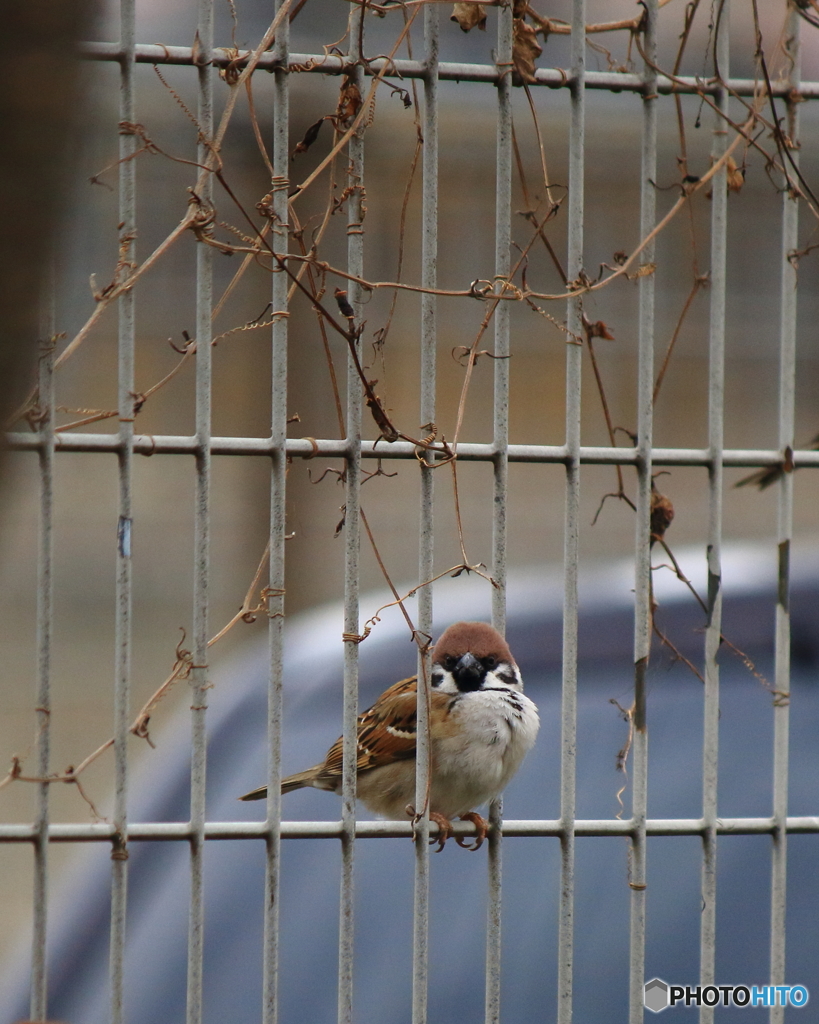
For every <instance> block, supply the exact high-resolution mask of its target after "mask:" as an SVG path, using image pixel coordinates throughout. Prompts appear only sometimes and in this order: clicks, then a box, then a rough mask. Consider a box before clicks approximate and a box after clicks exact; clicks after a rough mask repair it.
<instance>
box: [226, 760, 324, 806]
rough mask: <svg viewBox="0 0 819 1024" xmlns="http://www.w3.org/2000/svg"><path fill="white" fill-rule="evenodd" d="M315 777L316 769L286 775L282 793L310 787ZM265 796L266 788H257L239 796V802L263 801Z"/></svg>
mask: <svg viewBox="0 0 819 1024" xmlns="http://www.w3.org/2000/svg"><path fill="white" fill-rule="evenodd" d="M315 777H316V769H315V768H308V769H307V771H306V772H297V773H296V774H295V775H288V776H287V778H286V779H282V793H289V792H290V791H291V790H293V789H304V788H305V786H310V785H311V784H312V783H313V781H314V779H315ZM266 796H267V786H259V788H258V789H251V791H250V792H249V793H245V795H244V796H240V797H239V799H240V800H264V799H265V797H266Z"/></svg>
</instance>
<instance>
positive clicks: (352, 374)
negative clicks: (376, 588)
mask: <svg viewBox="0 0 819 1024" xmlns="http://www.w3.org/2000/svg"><path fill="white" fill-rule="evenodd" d="M349 25H350V58H351V60H352V61H358V60H359V59H360V57H361V49H362V45H363V36H364V9H363V7H354V8H352V10H351V12H350V21H349ZM351 74H352V76H353V78H354V80H355V83H356V85H357V86H358V88H359V90H360V92H361V95H364V69H363V67H362V66H361V65H360V64H356V66H355V67H354V68H353V70H352V72H351ZM364 130H365V126H364V124H363V123H362V125H361V126H360V127H359V129H358V130H357V131H356V132H355V133H354V135H353V136H352V138H351V139H350V143H349V158H350V159H349V171H348V178H347V184H348V187H349V188H350V198H349V200H348V207H347V209H348V213H347V266H348V269H349V272H350V273H351V274H353V275H355V276H357V277H363V276H364V228H363V224H362V221H363V218H364V203H363V186H364V137H363V136H364ZM348 297H349V300H350V303H351V305H352V306H353V309H354V310H355V311H356V313H357V314H360V311H361V288H360V286H359V285H358V284H357V283H356V282H354V281H351V282H350V283H349V287H348ZM354 344H355V346H356V349H357V352H358V353H359V355H360V352H361V341H360V338H356V339H355V341H354ZM361 408H362V403H361V381H360V380H359V377H358V372H357V369H356V365H355V360H354V359H353V357H352V353H351V354H350V355H349V356H348V358H347V464H346V470H347V484H346V494H345V498H346V502H345V520H344V531H345V533H344V535H345V550H344V632H345V634H346V635H347V636H356V635H357V634H358V629H359V625H358V611H359V592H358V585H359V554H360V528H361V516H360V491H361ZM357 716H358V644H357V642H355V641H353V640H351V639H350V640H346V641H345V643H344V715H343V719H344V733H343V735H344V741H343V757H344V762H343V764H344V767H343V772H342V799H341V802H342V810H341V822H342V830H343V835H342V840H341V893H340V907H339V948H338V1022H339V1024H352V1019H353V942H354V930H355V921H354V897H355V891H354V877H353V868H354V860H355V813H356V807H355V801H356V753H357V744H356V719H357Z"/></svg>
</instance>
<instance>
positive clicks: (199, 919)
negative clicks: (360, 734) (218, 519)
mask: <svg viewBox="0 0 819 1024" xmlns="http://www.w3.org/2000/svg"><path fill="white" fill-rule="evenodd" d="M198 33H199V43H200V57H199V64H198V77H199V103H198V113H197V118H198V121H199V126H200V129H201V133H202V137H201V139H200V141H199V147H198V159H199V162H200V164H205V163H207V161H208V159H209V157H210V155H211V153H210V149H209V145H208V143H209V140H210V139H211V138H212V136H213V79H212V69H211V67H210V54H211V49H212V47H213V0H199V26H198ZM200 199H201V201H202V202H203V203H204V204H205V205H206V206H207V205H209V204H210V203H211V202H212V201H213V187H212V181H211V179H210V177H209V176H207V177H205V179H204V181H203V183H202V194H201V196H200ZM212 307H213V282H212V250H211V248H210V246H207V245H201V244H200V245H198V246H197V247H196V483H195V509H194V578H193V644H192V647H193V669H192V671H191V686H192V689H193V694H192V697H193V699H192V701H191V820H190V825H191V840H190V860H191V863H190V867H191V895H190V916H189V920H188V999H187V1018H186V1019H187V1022H188V1024H200V1022H201V1020H202V960H203V953H204V913H205V903H204V846H205V842H204V840H205V777H206V764H207V749H206V738H205V724H206V721H205V718H206V712H207V690H208V597H209V595H208V584H209V569H210V461H211V458H210V430H211V425H210V424H211V310H212Z"/></svg>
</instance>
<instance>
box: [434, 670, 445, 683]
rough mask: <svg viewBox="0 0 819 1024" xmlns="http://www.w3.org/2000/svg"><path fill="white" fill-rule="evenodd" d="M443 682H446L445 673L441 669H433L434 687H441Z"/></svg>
mask: <svg viewBox="0 0 819 1024" xmlns="http://www.w3.org/2000/svg"><path fill="white" fill-rule="evenodd" d="M443 681H444V673H443V672H441V670H440V669H433V670H432V685H433V686H440V685H441V683H442V682H443Z"/></svg>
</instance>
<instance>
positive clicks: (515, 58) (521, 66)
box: [512, 18, 543, 85]
mask: <svg viewBox="0 0 819 1024" xmlns="http://www.w3.org/2000/svg"><path fill="white" fill-rule="evenodd" d="M514 24H515V34H514V37H513V42H512V62H513V63H514V65H515V74H514V75H513V76H512V81H513V83H514V84H515V85H521V84H523V83H524V82H526V83H532V82H534V80H535V61H536V60H537V58H538V57H539V56H540V55H541V53H543V47H542V46H541V45H540V43H539V42H538V41H537V32H536V31H535V29H534V28H533V26H532V25H530V24H529V23H528V22H526V21H524V20H523V18H515V22H514Z"/></svg>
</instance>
